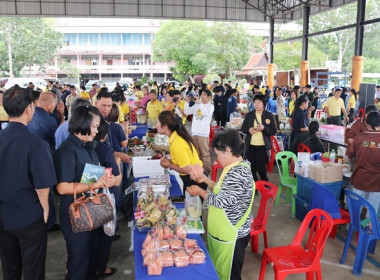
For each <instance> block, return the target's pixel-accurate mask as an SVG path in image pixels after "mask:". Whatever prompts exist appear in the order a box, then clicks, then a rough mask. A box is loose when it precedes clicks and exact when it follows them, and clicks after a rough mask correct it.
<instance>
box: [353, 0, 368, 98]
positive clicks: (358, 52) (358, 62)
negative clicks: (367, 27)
mask: <svg viewBox="0 0 380 280" xmlns="http://www.w3.org/2000/svg"><path fill="white" fill-rule="evenodd" d="M365 5H366V0H358V6H357V12H356V34H355V53H354V56H353V57H352V78H351V88H353V89H356V90H359V88H360V83H361V82H362V77H363V67H364V57H363V35H364V26H363V24H362V23H363V22H364V17H365Z"/></svg>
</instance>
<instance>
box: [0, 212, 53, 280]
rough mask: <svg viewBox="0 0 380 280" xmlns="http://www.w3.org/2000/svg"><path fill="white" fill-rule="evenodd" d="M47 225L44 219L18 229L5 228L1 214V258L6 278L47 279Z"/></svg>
mask: <svg viewBox="0 0 380 280" xmlns="http://www.w3.org/2000/svg"><path fill="white" fill-rule="evenodd" d="M46 248H47V227H46V224H45V223H44V221H43V220H41V221H38V222H35V223H33V224H31V225H29V226H27V227H24V228H22V229H18V230H4V224H3V218H2V215H1V214H0V258H1V264H2V269H3V279H4V280H18V279H21V276H22V275H23V276H24V279H25V280H43V279H45V261H46Z"/></svg>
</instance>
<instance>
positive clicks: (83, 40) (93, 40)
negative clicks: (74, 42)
mask: <svg viewBox="0 0 380 280" xmlns="http://www.w3.org/2000/svg"><path fill="white" fill-rule="evenodd" d="M78 46H99V34H98V33H80V34H79V35H78Z"/></svg>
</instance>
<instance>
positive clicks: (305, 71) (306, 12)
mask: <svg viewBox="0 0 380 280" xmlns="http://www.w3.org/2000/svg"><path fill="white" fill-rule="evenodd" d="M309 18H310V6H304V9H303V32H302V60H301V63H300V72H301V73H300V74H301V81H300V85H301V87H304V86H306V85H307V84H308V83H309V61H307V59H308V51H309Z"/></svg>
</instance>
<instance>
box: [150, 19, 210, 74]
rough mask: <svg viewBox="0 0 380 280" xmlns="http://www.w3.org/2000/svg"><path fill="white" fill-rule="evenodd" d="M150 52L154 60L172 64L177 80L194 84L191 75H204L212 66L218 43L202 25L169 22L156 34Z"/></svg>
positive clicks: (189, 22)
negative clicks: (152, 53)
mask: <svg viewBox="0 0 380 280" xmlns="http://www.w3.org/2000/svg"><path fill="white" fill-rule="evenodd" d="M153 52H154V60H155V61H159V62H164V61H165V62H171V61H174V63H175V67H173V68H172V69H171V70H172V72H173V75H174V77H175V78H176V79H177V80H179V81H184V80H186V79H188V78H190V79H191V80H192V81H194V78H193V76H194V75H197V74H207V72H208V70H209V69H210V66H212V65H214V64H215V58H216V54H217V44H216V42H215V40H214V38H213V37H212V33H211V30H210V28H208V27H207V26H206V23H205V22H200V21H169V22H167V23H165V24H164V25H162V26H161V28H160V30H159V31H158V32H157V34H156V36H155V39H154V42H153Z"/></svg>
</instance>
